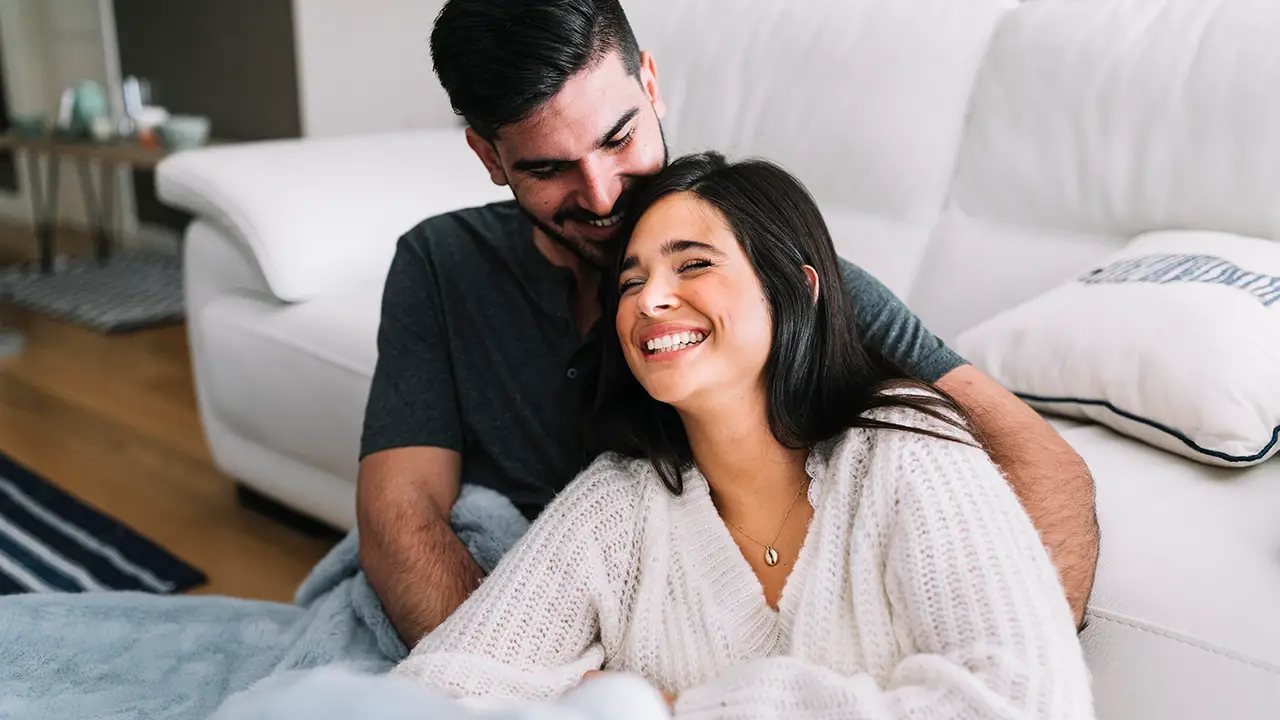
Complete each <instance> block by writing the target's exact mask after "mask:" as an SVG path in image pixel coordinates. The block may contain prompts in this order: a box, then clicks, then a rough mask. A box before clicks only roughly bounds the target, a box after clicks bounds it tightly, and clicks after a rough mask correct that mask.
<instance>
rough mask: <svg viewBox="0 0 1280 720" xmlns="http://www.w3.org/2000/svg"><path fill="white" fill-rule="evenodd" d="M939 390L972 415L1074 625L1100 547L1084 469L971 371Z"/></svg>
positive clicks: (1026, 410) (1051, 433)
mask: <svg viewBox="0 0 1280 720" xmlns="http://www.w3.org/2000/svg"><path fill="white" fill-rule="evenodd" d="M993 386H994V387H993ZM938 387H939V388H940V389H942V390H943V391H945V392H947V393H948V394H950V395H951V396H952V397H954V398H955V399H956V400H957V401H958V402H959V403H960V404H961V405H963V406H964V408H965V409H966V410H967V411H968V412H969V413H970V415H971V416H972V418H973V421H974V424H975V425H976V426H977V429H978V431H979V433H981V434H982V436H983V440H984V441H985V442H986V443H987V447H988V450H989V451H990V453H991V457H992V459H993V460H994V461H995V463H996V464H997V465H998V466H1000V469H1001V471H1002V472H1003V473H1004V475H1005V477H1007V478H1008V480H1009V484H1010V485H1011V486H1012V488H1013V491H1014V493H1016V494H1017V496H1018V499H1019V500H1020V501H1021V502H1022V506H1023V508H1024V509H1025V510H1026V512H1027V515H1029V516H1030V517H1031V521H1032V523H1033V524H1034V525H1035V527H1036V530H1037V531H1038V532H1039V533H1040V537H1041V541H1042V542H1043V543H1044V545H1045V548H1046V549H1047V550H1048V551H1049V554H1050V557H1051V558H1052V559H1053V562H1054V565H1055V566H1057V568H1058V575H1059V577H1060V578H1061V580H1062V584H1063V586H1064V588H1065V590H1066V594H1067V601H1068V602H1069V603H1070V604H1071V611H1072V613H1073V614H1074V615H1075V619H1076V624H1077V625H1079V624H1080V623H1081V622H1082V621H1083V619H1084V611H1085V606H1086V605H1087V604H1088V601H1089V594H1090V593H1091V592H1092V591H1093V580H1094V573H1095V571H1096V569H1097V564H1098V547H1099V542H1098V521H1097V514H1096V508H1095V500H1094V485H1093V477H1092V476H1091V475H1090V473H1089V468H1088V466H1087V465H1086V464H1085V462H1084V460H1083V459H1081V458H1080V456H1079V455H1078V454H1076V452H1075V450H1073V449H1072V448H1071V446H1070V445H1068V444H1067V442H1066V441H1065V440H1063V439H1062V437H1061V436H1059V435H1058V433H1057V432H1056V431H1055V430H1054V429H1053V427H1052V426H1050V425H1049V424H1048V423H1047V422H1045V421H1044V419H1043V418H1041V417H1040V416H1039V415H1038V414H1037V413H1036V412H1035V411H1034V410H1032V409H1031V408H1030V407H1028V406H1027V405H1026V404H1025V403H1023V402H1022V401H1021V400H1019V399H1018V398H1017V397H1015V396H1013V395H1012V394H1009V393H1008V392H1007V391H1006V390H1004V389H1003V388H1001V387H999V386H998V385H996V384H995V383H994V381H992V380H991V379H990V378H987V377H986V376H984V375H981V374H980V373H978V372H977V371H976V370H974V369H973V368H970V367H968V366H965V367H963V368H960V369H957V370H954V371H952V372H951V373H950V374H948V375H947V376H945V377H943V378H942V380H940V381H939V382H938Z"/></svg>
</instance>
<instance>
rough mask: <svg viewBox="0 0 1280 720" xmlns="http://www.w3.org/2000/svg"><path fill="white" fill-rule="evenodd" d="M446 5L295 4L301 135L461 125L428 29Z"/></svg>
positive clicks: (320, 0)
mask: <svg viewBox="0 0 1280 720" xmlns="http://www.w3.org/2000/svg"><path fill="white" fill-rule="evenodd" d="M443 6H444V1H443V0H361V2H353V1H352V0H293V7H294V11H293V14H294V33H295V39H296V43H297V52H298V86H299V92H300V94H301V105H302V128H303V133H304V135H306V136H307V137H326V136H333V135H348V134H356V133H367V132H383V131H393V130H406V129H416V128H433V127H451V126H456V125H457V122H456V120H455V117H454V115H453V111H452V109H451V108H450V107H449V102H448V99H447V98H446V97H445V94H444V90H443V89H442V88H441V87H440V83H439V82H437V81H436V78H435V74H434V73H433V72H432V69H431V50H430V39H431V26H432V24H433V23H434V22H435V19H436V14H437V13H439V12H440V8H441V7H443Z"/></svg>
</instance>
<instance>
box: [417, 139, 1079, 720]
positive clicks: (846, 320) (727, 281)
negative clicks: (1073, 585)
mask: <svg viewBox="0 0 1280 720" xmlns="http://www.w3.org/2000/svg"><path fill="white" fill-rule="evenodd" d="M630 222H631V223H632V227H631V229H630V232H629V235H628V236H627V237H628V240H627V243H626V246H625V247H624V248H623V250H622V252H621V253H620V254H619V261H618V263H617V265H616V273H615V275H614V277H613V278H606V279H605V280H604V281H603V282H606V283H611V284H610V285H609V286H608V287H609V288H610V291H611V294H610V297H609V299H608V302H607V303H606V312H607V313H613V315H614V317H615V318H616V329H617V335H618V343H617V344H616V345H613V346H611V347H610V349H609V350H608V352H607V356H606V357H605V358H604V362H603V366H602V367H603V370H602V377H601V380H600V387H599V394H598V402H597V422H596V423H595V424H594V428H593V429H594V430H595V434H596V439H597V440H598V442H599V443H600V446H601V447H603V448H604V449H605V452H603V454H601V456H600V457H599V458H598V459H597V460H596V461H595V462H594V463H593V464H592V465H591V466H590V467H589V468H588V469H587V470H585V471H584V472H583V473H582V474H581V475H580V476H579V477H578V478H577V479H575V481H574V482H573V483H572V484H571V485H570V486H569V487H567V488H566V489H565V490H564V492H563V493H562V494H561V495H560V496H559V497H558V498H557V499H556V500H555V501H554V502H553V503H552V504H551V505H550V506H549V507H548V508H547V509H546V510H545V511H544V513H543V514H542V516H541V517H540V518H539V519H538V520H537V521H536V522H535V523H534V525H533V526H532V527H531V528H530V530H529V532H528V534H527V535H526V536H525V537H524V538H523V539H522V540H521V541H520V542H519V543H518V544H517V546H516V547H515V548H514V549H513V550H512V551H511V552H510V553H509V554H508V555H507V557H506V558H504V560H503V562H502V563H501V564H500V565H499V567H498V568H497V569H496V570H495V572H494V573H493V575H492V576H491V577H490V578H489V579H488V580H486V581H485V583H484V584H483V585H482V586H481V587H480V589H479V590H478V591H477V592H476V594H475V595H474V596H473V597H472V598H471V599H470V600H468V601H467V602H466V603H465V604H464V605H463V606H462V607H461V608H459V609H458V611H457V612H455V613H454V614H453V616H451V617H450V618H449V620H448V621H447V622H446V623H444V624H443V625H441V626H440V627H439V628H438V629H437V630H436V631H435V632H433V633H432V634H431V635H429V636H427V637H426V638H424V639H423V641H422V642H421V643H420V644H419V645H418V646H417V647H415V648H414V649H413V651H412V652H411V654H410V656H409V657H408V658H407V659H406V660H405V661H404V662H403V663H402V664H401V665H399V666H398V667H397V668H396V669H395V671H394V672H395V673H396V674H398V675H404V676H409V677H413V678H417V679H418V680H420V681H422V682H424V683H427V684H429V685H431V686H433V687H435V688H437V689H441V690H444V691H446V692H448V693H449V694H451V695H454V696H461V697H471V698H489V699H494V698H512V699H524V700H541V699H549V698H554V697H558V696H559V695H560V694H562V693H564V692H565V691H566V690H568V689H570V688H573V687H574V686H576V685H577V684H578V683H579V682H581V678H582V677H583V676H584V675H586V674H591V673H592V671H597V670H601V669H604V670H607V671H618V672H623V673H631V674H634V675H638V676H640V677H643V678H644V679H646V680H647V681H648V682H649V683H651V684H652V685H653V686H654V687H656V688H657V689H658V690H660V691H662V692H663V693H665V694H666V695H667V696H668V697H669V698H672V707H673V709H674V712H675V715H676V716H677V717H691V718H692V717H717V718H721V717H746V716H750V717H786V718H804V717H850V718H860V717H875V718H898V717H903V718H905V717H911V718H927V717H947V718H959V717H965V718H968V717H972V718H988V717H1036V718H1085V717H1091V716H1092V701H1091V695H1090V688H1089V679H1088V674H1087V670H1086V667H1085V664H1084V660H1083V656H1082V652H1081V648H1080V646H1079V643H1078V641H1077V638H1076V635H1075V629H1074V627H1073V623H1072V618H1071V612H1070V610H1069V608H1068V605H1067V601H1066V599H1065V596H1064V591H1063V588H1062V587H1061V585H1060V583H1059V581H1058V578H1057V574H1056V572H1055V570H1054V568H1053V565H1052V564H1051V563H1050V560H1049V558H1048V556H1047V553H1046V551H1045V549H1044V547H1043V546H1042V545H1041V543H1040V541H1039V538H1038V536H1037V534H1036V531H1035V530H1034V529H1033V527H1032V525H1031V522H1030V520H1029V519H1028V518H1027V517H1026V515H1025V514H1024V513H1023V511H1022V508H1021V506H1020V505H1019V504H1018V501H1017V499H1016V498H1015V497H1014V495H1013V493H1012V492H1011V490H1010V489H1009V487H1008V486H1007V485H1006V483H1005V482H1004V480H1003V478H1002V477H1001V475H1000V473H999V471H998V470H997V469H996V467H995V466H994V465H993V464H992V462H991V460H990V459H989V457H988V456H987V454H986V453H985V452H984V451H983V449H982V447H981V444H980V442H979V441H978V440H976V439H975V437H974V434H973V432H972V430H971V429H970V425H969V423H968V422H967V420H966V419H965V418H964V415H963V413H962V412H961V411H960V410H959V408H958V407H957V406H956V405H955V404H954V403H953V402H951V401H950V400H948V399H946V398H945V397H943V396H941V395H939V394H938V393H937V392H936V391H933V390H931V389H928V388H927V387H926V386H924V385H922V384H920V383H917V382H914V381H912V380H909V379H907V378H902V377H893V376H892V374H891V372H890V371H889V370H887V369H886V368H885V366H884V365H883V364H879V363H873V362H872V361H871V360H870V359H869V358H868V357H867V355H866V354H865V353H864V352H863V350H862V348H861V346H860V345H859V343H858V340H857V337H856V333H855V330H854V323H853V320H852V312H851V307H850V304H849V300H848V296H847V294H846V293H845V291H844V288H843V287H842V285H841V279H840V274H839V270H838V266H837V258H836V254H835V251H834V249H833V246H832V243H831V238H830V236H829V234H828V231H827V229H826V227H825V225H824V223H823V221H822V218H821V215H820V213H819V211H818V209H817V207H816V205H815V203H814V202H813V200H812V199H811V198H810V197H809V195H808V194H807V193H806V191H805V190H804V188H803V187H802V186H801V185H800V184H799V183H798V182H797V181H796V180H795V179H794V178H792V177H790V176H789V175H788V174H787V173H785V172H784V171H782V170H781V169H779V168H777V167H776V166H773V165H771V164H769V163H766V162H761V161H749V162H742V163H737V164H727V163H726V162H725V161H724V160H723V158H721V157H720V156H718V155H715V154H702V155H695V156H691V157H686V158H683V159H681V160H679V161H677V162H675V163H673V164H672V165H671V166H670V167H668V168H667V169H666V170H665V171H663V172H662V173H661V174H660V175H659V176H657V177H656V178H654V179H653V180H652V181H651V182H650V183H649V184H648V185H647V186H646V187H645V189H644V190H642V191H641V194H640V196H639V197H638V199H637V209H636V211H635V215H634V216H633V218H632V219H631V221H630ZM606 317H607V315H606ZM591 682H595V681H593V680H588V681H587V683H591Z"/></svg>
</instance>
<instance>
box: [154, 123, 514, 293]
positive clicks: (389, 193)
mask: <svg viewBox="0 0 1280 720" xmlns="http://www.w3.org/2000/svg"><path fill="white" fill-rule="evenodd" d="M156 178H157V179H156V183H157V190H158V192H159V194H160V197H161V199H163V200H164V201H165V202H166V203H168V204H170V205H174V206H175V207H178V208H181V209H183V210H187V211H189V212H191V213H193V214H195V215H197V216H200V217H201V218H203V219H204V220H205V221H206V222H209V223H212V224H214V225H217V226H218V227H220V228H223V229H225V230H226V231H227V232H228V234H229V235H230V236H232V237H235V238H237V239H239V240H240V241H241V242H243V243H244V244H245V245H246V246H248V248H249V249H250V251H251V252H252V254H253V256H254V258H256V259H257V261H258V265H259V266H260V267H261V269H262V273H263V275H264V276H265V277H266V281H267V284H268V285H269V286H270V288H271V291H272V292H273V293H274V294H275V296H276V297H278V298H280V299H281V300H285V301H290V302H298V301H302V300H309V299H311V298H316V297H320V296H321V295H325V294H331V293H338V292H346V291H347V290H349V289H351V288H356V287H359V286H360V285H362V284H363V283H365V282H367V281H370V280H378V281H380V280H381V279H382V278H383V277H384V276H385V275H386V271H387V268H388V267H389V266H390V265H391V257H392V256H393V255H394V254H395V246H396V240H397V239H398V238H399V237H400V235H401V234H403V233H404V232H405V231H406V230H408V229H409V228H411V227H413V226H414V225H416V224H418V223H419V222H421V221H422V219H423V218H425V217H430V216H432V215H436V214H438V213H442V212H448V211H450V210H456V209H458V208H463V207H468V206H471V205H481V204H484V203H486V202H490V201H493V200H501V199H506V198H510V197H511V192H510V190H508V189H507V188H504V187H498V186H496V185H494V184H493V183H492V182H490V180H489V175H488V173H486V172H485V170H484V166H483V165H482V164H481V163H480V161H479V160H477V159H476V156H475V153H473V152H472V151H471V148H469V147H468V146H467V143H466V140H465V138H464V136H463V132H462V131H461V130H437V131H419V132H400V133H385V134H381V135H367V136H353V137H340V138H325V139H306V140H275V141H269V142H253V143H243V144H235V145H227V146H215V147H209V148H202V149H199V150H191V151H186V152H181V153H177V154H175V155H173V156H171V157H169V158H167V159H166V160H165V161H164V162H163V163H161V165H160V167H159V168H157V171H156Z"/></svg>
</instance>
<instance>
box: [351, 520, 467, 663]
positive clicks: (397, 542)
mask: <svg viewBox="0 0 1280 720" xmlns="http://www.w3.org/2000/svg"><path fill="white" fill-rule="evenodd" d="M395 515H396V516H397V517H396V518H395V519H394V520H393V521H390V522H373V523H369V524H366V525H362V526H361V530H360V560H361V564H362V565H363V567H364V572H365V575H366V576H367V577H368V579H369V584H370V585H371V586H372V587H373V589H374V591H375V592H376V593H378V597H379V598H381V600H382V606H383V609H384V610H385V611H386V613H387V617H388V618H389V619H390V620H391V623H392V625H394V626H395V628H396V632H397V633H398V634H399V635H400V639H401V640H403V641H404V643H405V645H406V646H408V647H409V648H411V649H412V648H413V646H414V645H416V644H417V642H418V641H419V640H421V639H422V637H423V636H424V635H426V634H427V633H429V632H431V631H432V630H434V629H435V628H436V627H437V626H438V625H440V623H442V622H444V621H445V619H446V618H448V617H449V615H451V614H452V613H453V611H454V610H456V609H457V608H458V606H459V605H461V604H462V603H463V601H464V600H466V599H467V597H469V596H470V595H471V593H472V592H474V591H475V589H476V587H478V586H479V584H480V581H481V580H483V579H484V572H483V571H482V570H481V569H480V566H479V565H477V564H476V562H475V560H474V559H473V558H472V557H471V554H470V553H469V552H468V551H467V548H466V546H465V545H463V544H462V541H461V540H459V539H458V536H457V535H455V534H454V532H453V529H452V528H451V527H450V525H449V523H448V520H447V518H445V517H442V516H441V514H440V512H439V511H437V510H436V509H435V508H433V507H431V506H429V505H426V504H425V503H424V504H420V505H418V507H416V508H413V509H412V510H410V509H409V508H408V507H405V506H404V505H401V506H400V507H398V508H397V509H396V512H395Z"/></svg>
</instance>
